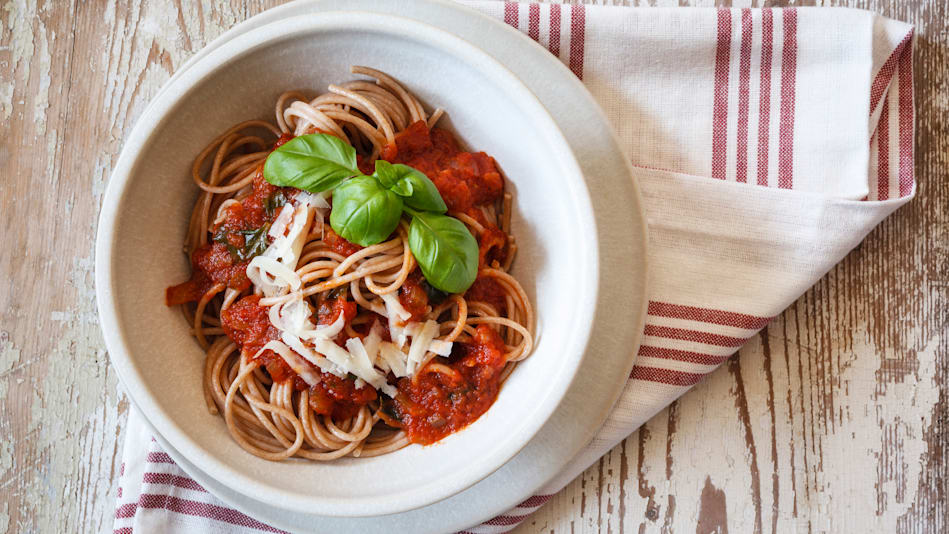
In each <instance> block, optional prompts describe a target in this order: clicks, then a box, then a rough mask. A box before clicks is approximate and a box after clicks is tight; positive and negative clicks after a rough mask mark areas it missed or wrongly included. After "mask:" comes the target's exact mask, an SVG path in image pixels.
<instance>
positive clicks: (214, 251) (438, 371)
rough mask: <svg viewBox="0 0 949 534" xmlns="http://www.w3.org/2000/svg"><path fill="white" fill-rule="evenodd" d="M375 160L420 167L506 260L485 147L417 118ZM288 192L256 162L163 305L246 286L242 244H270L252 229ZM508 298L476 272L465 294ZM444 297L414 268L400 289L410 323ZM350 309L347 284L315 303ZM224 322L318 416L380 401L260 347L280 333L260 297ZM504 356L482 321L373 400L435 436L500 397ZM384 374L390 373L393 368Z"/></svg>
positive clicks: (351, 382) (404, 423)
mask: <svg viewBox="0 0 949 534" xmlns="http://www.w3.org/2000/svg"><path fill="white" fill-rule="evenodd" d="M290 139H292V136H290V135H287V134H284V135H283V136H281V137H280V139H279V140H278V141H277V143H276V144H275V146H274V148H276V147H278V146H280V145H281V144H283V143H286V142H287V141H289V140H290ZM382 157H383V158H384V159H386V160H388V161H390V162H393V163H404V164H406V165H409V166H411V167H414V168H416V169H418V170H420V171H422V172H423V173H425V174H426V175H427V176H428V177H429V178H430V179H431V180H432V181H433V182H434V184H435V186H436V187H437V188H438V190H439V193H441V195H442V198H443V199H444V200H445V203H446V205H447V206H448V209H449V211H450V212H452V213H465V214H467V215H469V216H470V217H473V218H474V219H475V220H477V221H478V222H479V223H480V224H481V225H482V226H483V227H484V231H482V232H481V233H480V234H479V236H478V245H479V265H480V266H481V267H484V266H486V265H490V264H491V262H493V261H503V260H504V254H506V249H507V246H506V245H507V236H506V235H505V234H504V232H502V231H501V230H500V229H499V228H498V227H497V226H496V225H495V224H493V223H492V222H489V221H487V220H486V219H485V217H484V214H483V212H482V210H481V209H480V207H481V206H486V205H490V204H493V203H497V202H498V201H499V200H500V199H501V196H502V195H503V191H504V180H503V178H502V176H501V174H500V172H499V171H498V168H497V166H496V164H495V162H494V159H493V158H492V157H491V156H489V155H487V154H485V153H484V152H465V151H462V150H461V149H460V148H459V146H458V142H457V141H456V139H455V137H454V136H453V135H452V134H451V133H450V132H448V131H447V130H443V129H440V128H432V129H429V128H428V127H427V126H426V124H425V123H424V122H422V121H419V122H416V123H414V124H412V125H411V126H409V127H408V128H407V129H406V130H405V131H403V132H402V133H400V134H399V135H398V136H397V137H396V143H395V144H394V145H390V146H387V147H386V150H385V151H384V152H383V154H382ZM358 165H359V168H360V170H362V172H364V173H366V174H370V173H371V172H372V170H373V169H371V168H368V167H370V165H368V164H367V162H366V160H364V159H363V158H362V157H361V156H360V157H359V159H358ZM295 191H296V190H295V189H293V188H285V189H282V188H279V187H276V186H273V185H271V184H270V183H268V182H267V181H266V180H265V179H264V178H263V173H262V169H260V170H258V172H257V174H256V175H255V177H254V182H253V191H252V192H251V194H250V195H249V196H248V197H247V198H245V199H244V200H243V201H242V202H240V203H238V204H235V205H233V206H231V207H229V208H228V209H227V210H226V211H225V212H224V214H223V217H222V219H223V220H222V221H220V222H218V223H217V224H216V225H215V226H214V228H212V229H211V230H212V233H213V234H214V237H215V238H214V240H213V241H212V242H211V243H208V244H206V245H203V246H201V247H198V249H197V250H195V251H194V252H193V253H192V257H191V263H192V273H193V274H192V276H191V279H190V280H188V281H187V282H185V283H183V284H180V285H177V286H173V287H170V288H168V289H167V290H166V302H167V303H168V305H175V304H182V303H185V302H193V301H196V300H199V299H200V298H201V297H202V295H204V294H205V293H206V292H207V291H208V290H209V289H210V288H212V287H214V286H216V285H224V286H226V287H230V288H233V289H237V290H240V291H243V290H245V289H247V288H248V287H249V286H250V281H249V280H248V279H247V276H246V267H247V264H248V263H249V261H250V259H251V257H246V256H247V252H248V251H247V249H248V247H252V246H253V245H254V243H253V240H254V239H258V241H259V240H260V239H264V240H265V241H264V242H263V247H264V248H266V245H267V244H269V241H268V240H267V238H266V237H263V238H261V237H260V235H263V236H266V232H263V234H259V233H258V234H257V235H256V236H255V234H254V233H253V231H254V230H260V229H261V228H264V229H265V228H266V225H268V224H269V223H271V222H272V221H273V219H274V218H275V217H276V215H277V213H278V212H279V206H280V205H281V203H282V202H283V201H285V200H286V199H288V198H290V196H291V195H292V194H294V192H295ZM323 241H324V243H325V244H326V245H327V247H328V248H329V249H330V250H333V251H334V252H336V253H338V254H340V255H342V256H350V255H352V254H355V253H356V252H358V251H359V250H361V249H362V248H363V247H361V246H359V245H357V244H355V243H351V242H349V241H347V240H346V239H344V238H342V237H341V236H340V235H339V234H337V233H336V232H334V231H333V229H332V228H330V226H329V225H328V224H326V225H324V237H323ZM257 245H260V243H259V242H258V243H257ZM250 252H253V250H251V251H250ZM505 295H506V293H505V291H504V289H503V287H501V285H500V284H499V283H498V282H497V281H496V280H495V279H493V278H491V277H485V276H479V277H478V278H477V279H476V280H475V283H474V284H473V285H472V286H471V288H469V290H468V292H467V293H466V298H467V299H469V300H471V301H480V302H485V303H488V304H490V305H492V306H494V307H495V308H496V309H497V310H498V311H499V312H500V313H505V312H506V300H505ZM442 297H443V295H442V294H441V293H439V292H437V291H434V290H432V288H431V287H430V286H428V284H427V282H426V281H425V279H424V277H423V276H422V275H421V272H420V271H419V270H418V269H416V270H415V271H414V272H413V273H411V274H410V275H409V277H408V278H407V279H406V281H405V282H404V283H403V285H402V286H401V287H400V289H399V291H398V298H399V301H400V303H401V304H402V306H403V307H404V308H405V309H406V310H407V311H409V313H411V314H412V317H411V319H409V320H410V321H422V320H424V318H425V316H426V315H427V313H428V312H429V310H430V309H431V305H432V304H433V302H432V299H434V303H437V302H440V298H442ZM356 313H357V306H356V303H355V302H353V301H351V300H348V298H347V295H346V292H345V291H341V292H335V293H329V295H328V296H327V297H325V298H323V299H322V300H320V301H319V302H318V303H317V305H316V309H315V310H314V315H315V318H316V320H317V323H318V324H319V325H328V324H332V323H333V322H334V321H335V320H336V319H337V318H338V317H339V316H340V315H342V316H343V317H344V319H345V321H346V323H347V324H349V323H350V322H351V321H352V320H353V318H354V317H355V316H356ZM376 322H378V323H379V324H380V325H381V326H382V329H383V331H384V332H383V338H384V339H386V340H389V333H388V321H387V320H386V319H385V318H382V317H380V318H378V319H377V321H376ZM221 324H222V327H223V329H224V331H225V334H226V335H227V336H228V337H229V338H230V339H231V340H233V341H234V342H235V343H236V344H237V345H238V347H239V348H240V349H241V351H242V353H243V354H245V355H248V356H250V357H253V358H255V360H256V361H259V362H260V364H261V365H262V366H263V367H264V368H265V369H266V371H267V373H268V374H269V375H270V376H271V378H272V379H273V380H274V381H275V382H278V383H279V382H284V381H286V380H292V381H293V382H292V383H293V386H294V388H295V389H296V390H298V391H303V390H308V392H309V397H308V398H309V405H310V407H311V408H312V409H313V411H314V412H316V413H318V414H321V415H326V416H330V417H332V418H334V419H337V420H341V419H345V418H349V417H353V416H355V415H356V414H357V413H358V411H359V409H360V408H361V407H362V406H365V405H367V404H369V403H371V402H373V401H375V400H376V399H377V398H379V397H378V394H377V392H376V390H375V389H373V388H372V387H371V386H368V385H363V386H362V387H358V388H357V387H356V382H355V377H353V376H352V375H350V376H347V377H338V376H335V375H333V374H331V373H324V372H322V371H320V370H319V368H317V367H316V366H313V365H311V364H309V363H307V365H310V366H311V368H312V371H313V372H314V374H316V375H317V376H319V377H320V381H319V383H317V384H316V385H314V386H312V387H310V386H308V385H307V384H306V383H305V382H304V380H303V379H302V378H301V377H299V376H298V375H297V374H296V373H295V372H294V371H293V370H292V369H291V368H290V367H289V366H288V365H287V364H286V362H284V360H283V358H281V357H280V356H279V355H278V354H276V353H274V352H273V351H270V350H266V351H261V350H260V349H262V348H263V347H264V346H265V345H266V344H267V343H268V342H269V341H271V340H277V339H280V332H279V331H278V330H277V329H276V328H275V327H274V326H273V325H272V324H271V323H270V318H269V313H268V308H267V307H265V306H261V305H260V296H258V295H251V296H247V297H244V298H242V299H240V300H238V301H236V302H234V303H233V304H232V305H231V306H230V307H229V308H228V309H227V310H224V311H222V312H221ZM357 330H358V331H359V332H360V334H359V335H360V337H363V336H365V335H366V333H368V331H369V324H362V325H360V326H359V327H357ZM363 331H365V333H363ZM347 337H348V336H347V334H346V333H345V331H344V332H343V333H341V334H340V335H339V336H338V337H337V339H336V340H335V341H336V343H338V344H340V345H343V344H344V343H345V341H346V338H347ZM258 353H259V354H258ZM504 355H505V345H504V342H503V340H502V339H501V338H500V336H499V335H498V334H497V332H496V331H495V330H494V329H492V328H491V327H490V326H488V325H479V326H478V327H477V328H476V329H475V334H474V336H472V338H471V339H470V340H469V341H466V342H456V343H454V345H453V349H452V353H451V356H450V357H449V358H448V359H445V358H437V359H436V360H434V361H433V362H431V363H429V364H427V365H426V366H425V367H424V368H423V369H422V370H421V371H420V372H419V373H418V374H417V376H416V377H415V378H414V379H413V378H402V379H399V380H398V382H397V383H396V382H394V383H396V384H397V388H398V390H399V394H398V395H397V398H396V399H395V400H392V399H389V398H388V397H382V398H381V399H380V400H381V406H382V412H383V419H385V420H386V422H387V423H389V424H390V425H393V426H397V427H401V428H403V429H405V431H406V433H407V434H408V437H409V440H410V441H412V442H414V443H420V444H430V443H434V442H436V441H438V440H440V439H442V438H444V437H445V436H447V435H449V434H451V433H453V432H456V431H458V430H460V429H462V428H464V427H466V426H468V425H469V424H471V423H472V422H474V421H475V420H477V419H478V418H479V417H480V416H481V415H482V414H483V413H484V412H485V411H487V410H488V408H490V406H491V405H492V404H493V403H494V401H495V399H496V398H497V394H498V391H499V389H500V384H501V374H502V371H503V369H504V366H505V365H506V360H505V356H504ZM389 379H390V381H394V380H395V378H394V377H393V376H391V375H390V377H389Z"/></svg>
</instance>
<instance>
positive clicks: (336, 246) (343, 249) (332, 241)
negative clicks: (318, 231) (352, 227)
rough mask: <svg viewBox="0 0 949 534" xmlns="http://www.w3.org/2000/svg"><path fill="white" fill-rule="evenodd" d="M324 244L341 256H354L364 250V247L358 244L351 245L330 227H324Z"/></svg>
mask: <svg viewBox="0 0 949 534" xmlns="http://www.w3.org/2000/svg"><path fill="white" fill-rule="evenodd" d="M323 243H324V244H326V246H327V247H329V249H330V250H332V251H333V252H335V253H337V254H339V255H341V256H352V255H353V254H355V253H357V252H359V251H360V250H362V247H361V246H359V245H357V244H356V243H350V242H349V241H346V240H345V239H343V237H342V236H341V235H339V234H337V233H336V232H334V231H333V229H332V228H330V225H328V224H325V225H323Z"/></svg>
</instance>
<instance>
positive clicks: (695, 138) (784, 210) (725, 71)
mask: <svg viewBox="0 0 949 534" xmlns="http://www.w3.org/2000/svg"><path fill="white" fill-rule="evenodd" d="M468 5H471V6H473V7H475V8H477V9H479V10H482V11H483V12H485V13H488V14H490V15H492V16H495V17H497V18H499V19H503V20H504V21H505V22H506V23H508V24H510V25H511V26H514V27H516V28H518V29H519V30H521V31H523V32H525V33H527V34H528V35H529V36H530V37H532V38H533V39H535V40H537V41H538V42H539V43H540V44H541V45H542V46H544V47H546V48H547V49H548V50H550V52H551V53H552V54H554V55H555V56H557V57H559V58H560V59H561V60H562V61H563V62H564V63H565V64H566V65H567V66H568V67H569V68H570V69H571V70H572V71H573V72H574V74H576V75H577V76H578V77H580V78H581V79H582V80H583V82H584V84H585V85H586V87H587V88H588V89H589V90H590V92H591V93H592V94H593V95H594V97H596V99H597V100H598V102H599V103H600V105H601V106H602V107H603V109H604V110H605V111H606V114H607V116H608V117H609V119H610V120H611V121H612V124H613V126H614V127H615V128H616V130H617V132H618V134H619V136H620V139H621V141H622V146H623V147H624V149H625V151H626V155H627V156H628V157H629V158H630V161H631V162H632V163H633V165H634V167H635V175H636V176H635V177H636V179H637V180H638V181H639V184H640V186H641V188H642V192H643V196H644V199H645V209H646V214H647V219H648V224H649V240H650V251H649V253H650V261H651V265H652V266H653V268H652V269H651V273H650V277H651V279H650V281H649V290H650V295H649V307H648V317H647V320H646V327H645V336H644V338H643V342H642V346H641V347H640V349H639V359H638V360H637V363H636V366H635V368H634V369H633V371H632V374H631V376H630V379H629V382H628V384H627V386H626V389H625V391H624V392H623V394H622V397H621V398H620V400H619V401H618V403H617V405H616V406H615V408H614V410H613V413H612V414H611V416H610V417H609V419H608V420H607V422H606V424H605V425H604V426H603V428H602V429H601V430H600V431H599V433H598V434H597V435H596V436H595V437H594V438H593V440H592V441H591V443H590V444H589V445H588V446H587V447H586V449H585V450H584V451H583V452H582V453H581V454H580V455H579V456H578V457H577V458H576V459H574V460H573V462H572V463H571V464H570V465H569V466H568V467H567V468H566V469H565V470H564V471H563V472H562V474H561V475H560V476H558V477H557V478H556V479H555V480H554V481H552V482H551V483H549V484H548V485H547V486H546V487H544V488H542V489H541V490H540V491H539V492H538V494H537V495H536V496H534V497H532V498H530V499H528V500H527V501H525V502H523V503H521V504H519V505H517V506H516V507H514V508H512V509H511V510H510V511H509V512H507V513H505V514H503V515H500V516H498V517H495V518H493V519H491V520H488V521H486V522H485V523H483V524H481V525H478V526H472V527H471V528H469V529H468V530H467V531H466V532H470V533H477V534H487V533H500V532H506V531H508V530H510V529H513V528H514V527H515V526H516V525H517V524H519V523H520V522H521V521H523V520H524V519H525V518H526V517H527V516H529V515H530V514H531V513H532V512H533V511H534V510H536V509H537V508H539V507H540V506H542V505H543V504H544V503H545V502H546V501H547V500H548V499H549V498H550V497H551V496H552V495H553V494H555V493H556V492H557V491H559V490H560V489H561V488H562V487H563V486H565V485H566V484H567V483H568V482H570V481H571V480H572V479H573V478H574V477H576V476H577V475H578V474H579V473H581V472H582V471H583V470H584V469H585V468H586V467H588V466H589V465H590V464H591V463H593V462H594V461H596V460H597V458H599V457H600V456H602V455H603V454H605V453H606V452H607V451H609V450H610V449H611V448H612V447H614V446H615V445H616V444H617V443H619V442H620V441H621V440H622V439H623V438H625V437H626V436H628V435H629V434H630V433H632V432H633V431H635V430H636V429H637V428H638V427H639V426H640V425H642V424H643V423H644V422H646V421H647V420H648V419H649V418H650V417H652V416H653V415H655V414H656V413H657V412H659V411H660V410H662V409H663V408H664V407H666V406H667V405H668V404H669V403H671V402H672V401H673V400H675V399H676V398H678V397H679V396H681V395H682V394H683V393H685V392H686V391H688V390H689V389H690V388H691V387H692V386H693V385H694V384H696V383H697V382H699V381H700V380H702V378H703V377H704V376H705V375H707V374H708V373H710V372H712V371H714V370H715V369H716V368H717V367H718V366H719V365H720V364H721V363H722V362H724V361H725V360H726V359H727V358H728V357H729V356H731V355H732V354H734V353H736V352H737V351H738V349H739V347H741V346H742V345H743V344H744V343H745V342H746V341H747V340H748V339H749V338H751V337H752V336H753V335H755V333H756V332H757V331H758V330H760V329H761V328H763V327H764V326H765V325H766V324H767V323H768V322H769V321H770V319H771V318H773V317H774V316H775V315H778V314H779V313H781V311H782V310H783V309H784V308H786V307H787V306H788V305H790V304H791V303H792V302H794V300H796V299H797V297H798V296H800V295H801V294H802V293H804V292H805V291H806V290H807V289H808V288H809V287H810V286H811V285H812V284H814V283H815V282H816V281H817V280H818V279H820V278H821V276H823V275H824V273H826V272H827V271H828V270H830V268H831V267H833V266H834V264H836V263H837V262H838V261H840V260H841V259H842V258H843V257H844V256H845V255H846V254H847V253H848V252H849V251H850V250H851V249H852V248H854V247H855V246H856V245H857V244H858V243H860V241H862V240H863V238H864V237H865V236H866V235H867V233H868V232H869V231H870V230H871V229H872V228H873V227H874V226H876V225H877V223H879V222H880V221H881V220H883V219H884V218H885V217H886V216H887V215H889V214H890V213H892V212H893V211H894V210H895V209H896V208H898V207H899V206H901V205H903V204H904V203H906V202H907V201H909V200H910V199H911V198H912V197H913V196H914V194H915V191H916V184H915V181H914V175H913V148H914V139H913V123H914V104H913V72H912V66H913V61H912V46H913V29H912V27H910V26H908V25H906V24H903V23H900V22H895V21H892V20H888V19H885V18H882V17H879V16H877V15H874V14H873V13H869V12H866V11H858V10H852V9H832V8H787V9H657V8H646V9H638V8H624V7H609V6H582V5H577V6H567V5H559V4H533V3H532V4H526V3H525V4H518V3H511V2H506V3H500V2H471V3H468ZM132 412H133V413H132V414H131V415H130V418H129V425H128V431H127V437H126V442H125V448H124V451H123V459H124V463H123V474H122V478H121V482H120V489H119V492H120V493H119V498H118V508H117V511H116V521H115V532H116V533H117V534H119V533H122V534H124V533H131V532H133V531H134V532H137V533H150V532H177V531H180V532H235V533H245V532H260V531H263V532H274V531H277V530H276V529H273V528H271V527H269V526H267V525H264V524H262V523H259V522H257V521H255V520H254V519H252V518H249V517H247V516H245V515H244V514H241V513H240V512H237V511H235V510H232V509H229V508H228V507H226V506H225V505H223V504H222V503H221V502H220V501H218V500H217V499H216V498H215V497H214V496H213V495H211V494H209V493H207V492H206V491H205V490H204V489H203V488H201V487H200V486H199V485H198V484H197V483H196V482H194V481H193V480H191V479H190V478H188V476H187V475H186V474H185V473H184V472H183V471H182V470H181V469H180V468H179V467H178V466H177V465H175V464H174V463H173V462H172V461H171V459H170V458H169V457H168V455H167V454H165V453H164V452H163V451H161V449H160V447H159V446H158V444H157V443H156V442H154V441H153V440H150V437H149V436H148V435H147V430H146V429H145V426H144V425H143V424H142V423H141V421H140V420H139V418H140V417H141V416H140V415H139V414H137V413H136V412H135V410H134V409H133V410H132Z"/></svg>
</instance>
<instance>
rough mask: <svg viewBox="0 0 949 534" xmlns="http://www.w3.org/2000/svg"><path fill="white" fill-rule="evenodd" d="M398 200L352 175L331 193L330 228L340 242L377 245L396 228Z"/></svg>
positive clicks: (399, 212) (369, 180)
mask: <svg viewBox="0 0 949 534" xmlns="http://www.w3.org/2000/svg"><path fill="white" fill-rule="evenodd" d="M401 218H402V198H400V197H399V196H398V195H396V194H395V193H393V192H392V191H389V190H388V189H385V188H383V187H382V185H381V184H380V183H379V181H378V180H376V179H375V178H373V177H371V176H356V177H355V178H351V179H349V180H347V181H346V182H344V183H343V184H342V185H340V186H339V187H337V188H336V190H335V191H334V192H333V211H331V212H330V226H332V227H333V231H334V232H336V233H337V234H339V235H341V236H343V239H345V240H347V241H350V242H353V243H356V244H358V245H362V246H364V247H368V246H369V245H375V244H376V243H381V242H382V241H384V240H385V239H386V238H387V237H389V235H390V234H392V232H393V231H395V227H396V226H398V225H399V219H401Z"/></svg>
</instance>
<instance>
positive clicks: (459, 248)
mask: <svg viewBox="0 0 949 534" xmlns="http://www.w3.org/2000/svg"><path fill="white" fill-rule="evenodd" d="M409 248H410V249H411V250H412V255H413V256H415V260H416V261H417V262H418V265H419V267H420V268H421V269H422V274H423V275H425V279H426V280H428V283H429V284H431V285H432V286H433V287H435V288H436V289H440V290H442V291H447V292H448V293H462V292H464V291H465V290H467V289H468V288H469V287H471V284H473V283H474V281H475V278H476V277H477V276H478V242H477V241H475V238H474V236H472V235H471V232H469V231H468V227H467V226H465V225H464V224H463V223H462V222H461V221H459V220H458V219H455V218H453V217H449V216H447V215H439V214H437V213H425V212H422V213H413V218H412V224H411V225H409Z"/></svg>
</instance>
